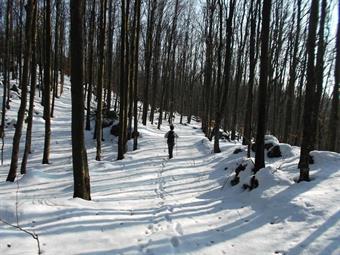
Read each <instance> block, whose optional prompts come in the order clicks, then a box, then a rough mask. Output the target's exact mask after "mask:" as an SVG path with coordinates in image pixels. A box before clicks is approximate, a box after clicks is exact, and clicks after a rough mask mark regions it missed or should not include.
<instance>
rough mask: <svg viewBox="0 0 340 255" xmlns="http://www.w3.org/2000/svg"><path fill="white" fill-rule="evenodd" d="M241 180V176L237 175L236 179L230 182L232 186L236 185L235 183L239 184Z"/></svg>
mask: <svg viewBox="0 0 340 255" xmlns="http://www.w3.org/2000/svg"><path fill="white" fill-rule="evenodd" d="M239 182H240V177H238V176H235V177H234V179H232V180H231V181H230V184H231V186H235V185H237V184H239Z"/></svg>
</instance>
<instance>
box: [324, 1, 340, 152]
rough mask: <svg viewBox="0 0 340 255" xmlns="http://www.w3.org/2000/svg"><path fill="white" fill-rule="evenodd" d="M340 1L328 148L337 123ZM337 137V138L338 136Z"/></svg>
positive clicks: (333, 141) (333, 142)
mask: <svg viewBox="0 0 340 255" xmlns="http://www.w3.org/2000/svg"><path fill="white" fill-rule="evenodd" d="M339 17H340V3H339V4H338V31H337V35H336V46H335V50H336V60H335V71H334V81H335V82H334V88H333V97H332V107H331V114H330V117H329V128H328V134H329V135H328V146H327V147H328V149H329V150H331V151H335V150H336V141H337V130H338V123H339V90H340V18H339ZM338 139H339V138H338Z"/></svg>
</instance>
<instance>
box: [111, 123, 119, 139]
mask: <svg viewBox="0 0 340 255" xmlns="http://www.w3.org/2000/svg"><path fill="white" fill-rule="evenodd" d="M110 133H111V135H114V136H119V123H117V124H115V125H113V126H112V127H111V130H110Z"/></svg>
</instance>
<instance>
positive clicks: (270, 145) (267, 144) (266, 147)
mask: <svg viewBox="0 0 340 255" xmlns="http://www.w3.org/2000/svg"><path fill="white" fill-rule="evenodd" d="M273 146H274V144H273V143H271V142H269V143H266V144H264V148H265V149H266V150H267V151H268V150H269V149H270V148H271V147H273Z"/></svg>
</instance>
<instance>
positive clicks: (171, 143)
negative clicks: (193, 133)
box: [164, 124, 178, 159]
mask: <svg viewBox="0 0 340 255" xmlns="http://www.w3.org/2000/svg"><path fill="white" fill-rule="evenodd" d="M174 128H175V127H174V125H173V124H170V130H169V131H168V132H167V133H166V134H165V136H164V137H165V138H167V143H168V151H169V159H171V158H173V150H174V146H175V138H176V139H177V138H178V135H177V134H176V133H175V131H174Z"/></svg>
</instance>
